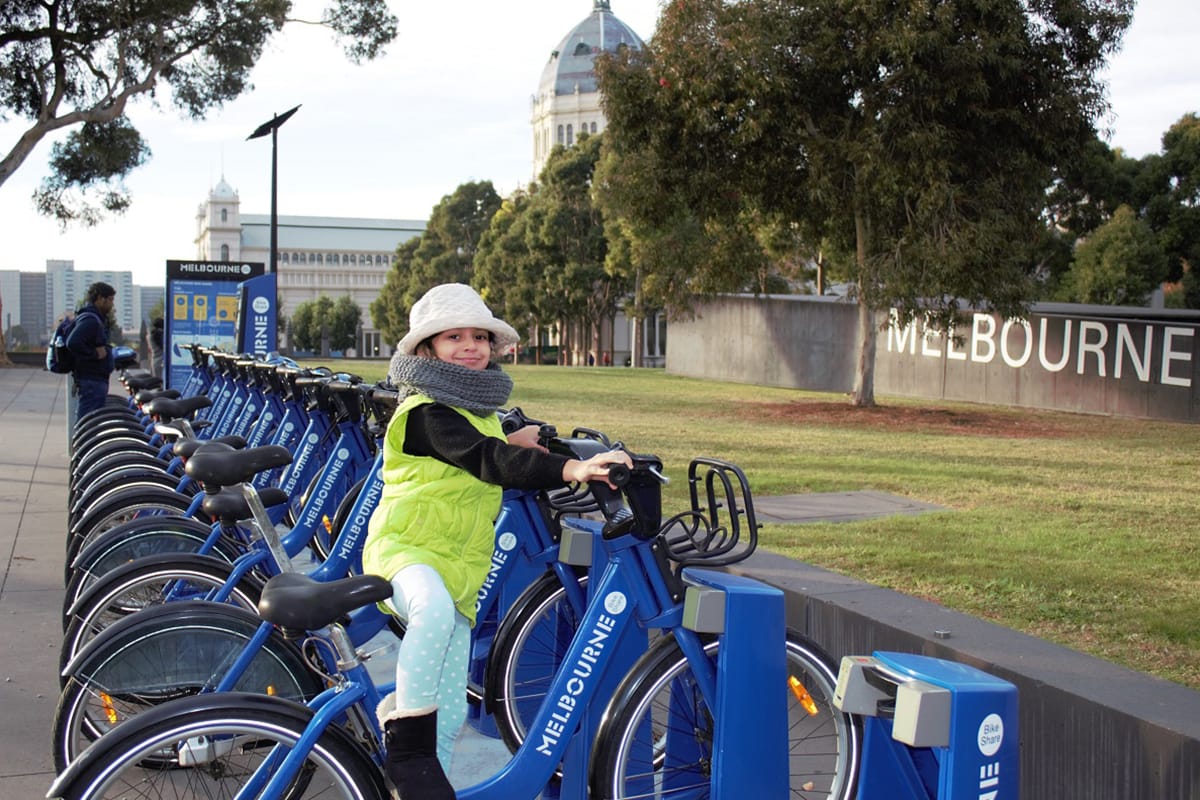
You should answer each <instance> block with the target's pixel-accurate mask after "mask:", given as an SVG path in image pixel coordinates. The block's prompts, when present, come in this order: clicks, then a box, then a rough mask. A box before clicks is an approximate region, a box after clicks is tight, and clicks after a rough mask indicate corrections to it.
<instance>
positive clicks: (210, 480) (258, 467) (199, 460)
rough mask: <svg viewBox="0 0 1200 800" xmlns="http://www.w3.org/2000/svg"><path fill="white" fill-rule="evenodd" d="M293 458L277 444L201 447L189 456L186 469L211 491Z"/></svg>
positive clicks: (206, 489)
mask: <svg viewBox="0 0 1200 800" xmlns="http://www.w3.org/2000/svg"><path fill="white" fill-rule="evenodd" d="M291 462H292V454H291V453H290V452H289V451H288V449H287V448H286V447H281V446H279V445H277V444H268V445H263V446H262V447H251V448H250V449H248V450H230V451H221V450H206V449H204V448H201V449H200V450H197V451H196V452H195V454H193V455H192V457H191V458H189V459H188V462H187V466H186V467H184V468H183V471H184V472H185V473H187V476H188V477H189V478H191V479H192V480H194V481H199V482H200V485H201V486H203V487H204V491H206V492H209V493H210V494H212V493H214V492H216V491H218V490H219V487H222V486H233V485H234V484H235V483H242V482H244V481H246V480H248V479H250V478H251V477H253V476H254V475H257V474H258V473H260V472H262V471H263V470H265V469H274V468H275V467H282V466H283V465H284V464H290V463H291Z"/></svg>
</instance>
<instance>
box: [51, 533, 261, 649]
mask: <svg viewBox="0 0 1200 800" xmlns="http://www.w3.org/2000/svg"><path fill="white" fill-rule="evenodd" d="M232 572H233V565H231V564H229V563H227V562H225V561H221V560H219V559H217V558H212V557H210V556H202V555H196V554H194V553H193V554H189V555H184V556H175V555H167V556H151V557H149V558H143V559H139V560H138V561H134V562H131V563H129V564H126V565H125V566H123V567H119V568H117V569H115V570H112V571H111V572H109V573H108V574H106V575H105V576H104V577H102V578H101V579H100V580H98V581H96V583H95V584H93V585H92V586H91V587H89V588H88V589H87V591H85V592H84V593H83V595H82V596H81V597H80V598H79V600H78V601H77V602H76V604H75V606H74V607H73V608H72V609H71V611H70V612H69V613H70V615H71V621H70V622H69V623H68V624H67V630H66V633H65V634H64V635H63V642H62V651H61V652H60V653H59V668H60V670H66V668H67V665H68V664H69V663H70V661H71V659H72V658H74V657H75V654H76V653H78V652H80V651H81V650H82V649H83V646H84V645H85V644H87V642H88V641H89V640H91V639H92V638H94V637H95V636H96V634H98V633H99V632H100V631H102V630H104V628H106V627H108V626H109V625H112V624H113V623H114V622H116V621H117V620H121V619H125V618H126V617H129V616H131V615H133V614H136V613H138V612H139V611H141V610H143V609H145V608H152V607H156V606H159V605H162V604H164V603H166V602H179V600H170V601H168V600H167V599H166V598H165V597H164V590H165V589H166V588H167V587H168V586H169V587H170V588H171V590H172V596H173V597H178V598H180V599H187V600H192V599H203V597H204V595H205V594H206V593H207V592H209V591H212V590H213V589H217V588H220V587H222V586H224V585H225V584H226V583H227V582H228V581H229V579H230V575H231V574H232ZM262 588H263V581H261V580H260V579H259V578H258V577H256V576H255V575H254V574H252V573H248V574H246V575H243V576H242V578H241V579H240V580H239V581H238V582H237V583H236V584H235V585H234V586H233V588H232V590H231V591H230V593H229V600H228V601H227V602H229V603H230V604H232V605H238V606H241V607H242V608H245V609H248V610H250V611H253V610H255V609H257V608H258V599H259V597H260V596H261V595H262Z"/></svg>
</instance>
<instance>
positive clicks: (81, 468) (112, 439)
mask: <svg viewBox="0 0 1200 800" xmlns="http://www.w3.org/2000/svg"><path fill="white" fill-rule="evenodd" d="M158 450H159V448H157V447H154V446H153V445H151V444H150V442H149V441H148V440H147V438H146V436H145V435H144V434H140V435H139V434H135V433H133V432H126V433H123V434H121V435H119V436H118V435H109V436H106V437H105V438H103V439H101V440H98V441H96V442H94V443H92V444H90V445H88V446H86V447H83V446H81V447H80V448H79V449H78V450H76V451H74V452H73V453H72V455H71V474H72V475H82V474H83V473H84V472H85V471H86V470H87V468H88V467H89V466H91V465H92V464H94V463H95V462H96V461H99V460H100V459H101V458H103V457H104V456H106V455H110V454H112V453H118V452H129V453H145V454H147V455H157V454H158Z"/></svg>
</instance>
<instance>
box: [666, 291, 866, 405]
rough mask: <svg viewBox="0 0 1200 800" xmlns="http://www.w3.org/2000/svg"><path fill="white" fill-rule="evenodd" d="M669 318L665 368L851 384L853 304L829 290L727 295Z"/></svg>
mask: <svg viewBox="0 0 1200 800" xmlns="http://www.w3.org/2000/svg"><path fill="white" fill-rule="evenodd" d="M698 308H699V313H698V316H697V317H696V318H695V319H693V320H689V321H680V322H674V321H673V322H671V327H670V334H669V335H668V336H667V371H668V372H671V373H674V374H677V375H688V376H693V377H704V378H716V379H719V380H728V381H736V382H739V383H755V384H764V385H767V386H791V387H795V388H798V389H812V390H817V391H849V390H850V389H851V388H852V387H853V385H854V369H853V366H854V361H853V357H852V354H853V351H854V342H855V337H856V334H855V325H856V323H855V316H854V313H853V312H854V306H852V305H850V304H848V303H846V302H845V301H842V300H839V299H838V298H834V297H813V296H800V295H776V296H772V297H769V298H759V297H752V296H749V295H725V296H722V297H720V298H717V299H715V300H713V301H711V302H707V303H704V304H702V305H700V306H699V307H698Z"/></svg>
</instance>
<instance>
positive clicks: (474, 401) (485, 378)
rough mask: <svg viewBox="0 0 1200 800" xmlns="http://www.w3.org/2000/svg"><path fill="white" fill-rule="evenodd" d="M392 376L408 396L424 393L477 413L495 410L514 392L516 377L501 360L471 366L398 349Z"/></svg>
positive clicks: (392, 365) (494, 411)
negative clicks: (512, 375)
mask: <svg viewBox="0 0 1200 800" xmlns="http://www.w3.org/2000/svg"><path fill="white" fill-rule="evenodd" d="M388 379H389V380H390V381H391V382H392V383H393V384H394V385H395V386H397V387H398V388H399V389H400V393H401V395H402V396H404V397H408V396H409V395H414V394H423V395H425V396H426V397H432V398H433V399H434V400H435V401H437V402H439V403H444V404H445V405H448V406H454V407H455V408H461V409H465V410H467V411H470V412H471V413H472V414H474V415H475V416H477V417H486V416H487V415H489V414H495V413H496V410H497V409H498V408H500V407H501V406H503V405H504V404H505V403H507V402H508V396H509V395H510V394H512V387H513V383H512V378H510V377H509V376H508V375H506V374H505V373H504V371H503V370H501V369H500V365H499V364H488V367H487V369H485V370H475V369H467V368H466V367H461V366H459V365H458V364H451V363H450V362H448V361H438V360H437V359H436V358H424V357H422V356H406V355H403V354H402V353H396V354H395V355H394V356H392V363H391V366H390V367H388Z"/></svg>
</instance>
